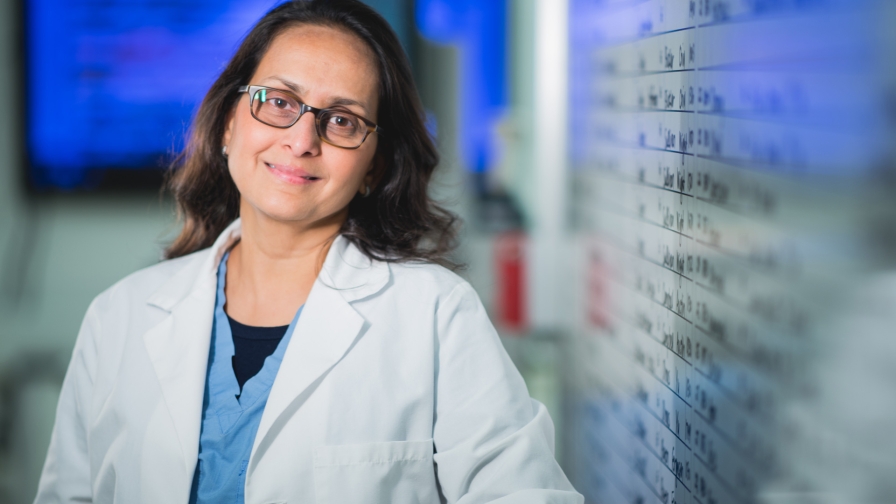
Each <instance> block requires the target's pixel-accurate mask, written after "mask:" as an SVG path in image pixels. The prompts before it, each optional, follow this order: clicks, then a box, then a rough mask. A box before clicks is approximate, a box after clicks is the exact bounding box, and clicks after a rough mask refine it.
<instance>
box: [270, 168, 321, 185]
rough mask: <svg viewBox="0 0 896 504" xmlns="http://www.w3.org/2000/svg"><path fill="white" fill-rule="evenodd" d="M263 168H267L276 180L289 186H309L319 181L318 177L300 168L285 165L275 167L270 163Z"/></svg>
mask: <svg viewBox="0 0 896 504" xmlns="http://www.w3.org/2000/svg"><path fill="white" fill-rule="evenodd" d="M265 166H267V167H268V170H270V171H271V173H273V174H274V175H276V176H277V178H279V179H280V180H283V181H284V182H287V183H290V184H299V185H301V184H310V183H312V182H316V181H318V180H320V177H316V176H314V175H311V174H310V173H308V172H306V171H305V170H302V169H301V168H296V167H292V166H286V165H275V164H272V163H265Z"/></svg>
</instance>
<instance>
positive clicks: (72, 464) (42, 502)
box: [34, 300, 100, 504]
mask: <svg viewBox="0 0 896 504" xmlns="http://www.w3.org/2000/svg"><path fill="white" fill-rule="evenodd" d="M97 304H98V303H97V300H94V302H93V303H91V305H90V307H89V308H88V310H87V315H85V317H84V322H83V323H82V324H81V330H80V332H79V333H78V338H77V340H76V341H75V349H74V352H73V353H72V359H71V362H70V363H69V366H68V371H67V372H66V373H65V379H64V380H63V382H62V392H61V394H60V396H59V404H58V405H57V407H56V423H55V425H54V426H53V434H52V437H51V438H50V448H49V451H48V453H47V459H46V462H44V469H43V473H42V474H41V477H40V484H39V485H38V490H37V497H36V498H35V500H34V502H35V504H51V503H52V504H56V503H71V502H79V503H83V502H93V498H92V491H91V483H90V461H89V459H88V452H87V425H88V412H89V405H90V401H91V394H92V390H93V383H94V377H95V373H96V355H97V344H96V341H97V338H98V337H99V333H100V320H99V316H98V309H97Z"/></svg>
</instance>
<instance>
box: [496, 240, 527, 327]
mask: <svg viewBox="0 0 896 504" xmlns="http://www.w3.org/2000/svg"><path fill="white" fill-rule="evenodd" d="M526 243H527V239H526V235H525V234H523V233H521V232H518V231H512V232H507V233H502V234H499V235H498V236H497V237H496V239H495V249H494V258H495V270H494V271H495V276H496V278H495V296H496V299H495V304H494V306H495V309H496V315H497V323H498V325H499V326H500V327H501V328H503V329H505V330H508V331H511V332H517V333H521V332H523V331H525V329H526V327H527V326H528V316H527V315H528V314H527V309H526V303H527V298H526Z"/></svg>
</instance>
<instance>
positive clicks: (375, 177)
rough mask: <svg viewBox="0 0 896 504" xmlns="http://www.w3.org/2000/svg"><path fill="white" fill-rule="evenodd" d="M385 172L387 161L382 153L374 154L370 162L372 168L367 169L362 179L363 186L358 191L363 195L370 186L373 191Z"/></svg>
mask: <svg viewBox="0 0 896 504" xmlns="http://www.w3.org/2000/svg"><path fill="white" fill-rule="evenodd" d="M385 174H386V161H385V160H384V159H383V156H382V155H380V153H376V154H375V155H374V156H373V161H371V162H370V168H369V169H368V170H367V173H366V174H365V175H364V179H363V180H362V181H361V187H360V188H359V189H358V192H359V193H361V194H362V195H363V194H364V192H365V190H366V188H367V187H370V190H371V191H373V190H374V189H375V188H376V186H377V184H379V183H380V181H381V180H382V178H383V175H385Z"/></svg>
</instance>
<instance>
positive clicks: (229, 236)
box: [147, 219, 391, 312]
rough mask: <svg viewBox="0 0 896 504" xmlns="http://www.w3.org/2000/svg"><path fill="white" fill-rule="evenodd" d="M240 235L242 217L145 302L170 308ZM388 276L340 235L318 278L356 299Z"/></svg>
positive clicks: (383, 267) (214, 268) (214, 266)
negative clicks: (194, 264) (196, 263)
mask: <svg viewBox="0 0 896 504" xmlns="http://www.w3.org/2000/svg"><path fill="white" fill-rule="evenodd" d="M241 236H242V225H241V220H240V219H237V220H235V221H233V222H232V223H231V224H230V225H229V226H227V228H226V229H224V231H223V232H222V233H221V234H220V235H219V236H218V238H217V239H216V240H215V243H214V244H213V245H212V246H211V248H210V249H209V250H208V251H200V252H196V253H194V254H193V256H194V257H191V258H189V259H188V260H192V261H195V262H198V263H199V264H200V265H199V267H184V268H182V269H181V270H180V271H178V272H177V273H176V274H175V275H174V276H172V277H171V278H170V279H169V280H168V281H167V282H166V283H165V284H163V285H162V287H160V288H159V289H158V290H157V291H156V292H155V293H153V294H152V295H151V296H150V297H149V298H148V299H147V302H148V303H149V304H151V305H153V306H155V307H158V308H161V309H163V310H165V311H167V312H171V310H172V309H173V308H174V306H176V305H177V304H178V303H179V302H180V301H181V300H183V299H184V298H185V297H186V296H187V295H188V294H189V293H190V292H192V291H193V290H195V289H196V288H197V287H199V285H198V283H199V282H201V281H202V280H203V279H204V278H205V277H208V275H214V272H215V271H217V269H218V264H219V263H220V262H221V259H222V258H223V257H224V254H225V253H226V252H227V251H228V250H229V249H230V248H231V247H232V246H233V244H234V243H236V241H237V240H239V239H240V237H241ZM188 264H190V265H192V263H188ZM390 278H391V271H390V269H389V264H388V263H386V262H383V261H374V260H371V259H370V258H369V257H367V255H365V254H364V253H363V252H362V251H361V250H360V249H359V248H358V247H357V246H355V244H353V243H352V242H351V241H349V240H348V239H347V238H345V237H344V236H342V235H339V236H337V237H336V239H335V240H334V242H333V245H332V246H330V251H329V252H328V253H327V257H326V259H325V260H324V266H323V268H322V270H321V273H320V275H319V277H318V281H320V282H323V283H324V284H325V285H327V286H328V287H330V288H332V289H334V290H336V291H339V293H340V295H341V296H342V297H343V298H345V299H346V301H356V300H358V299H362V298H365V297H368V296H372V295H374V294H376V293H378V292H379V291H380V290H382V289H383V288H384V287H385V286H386V284H388V282H389V279H390Z"/></svg>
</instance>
